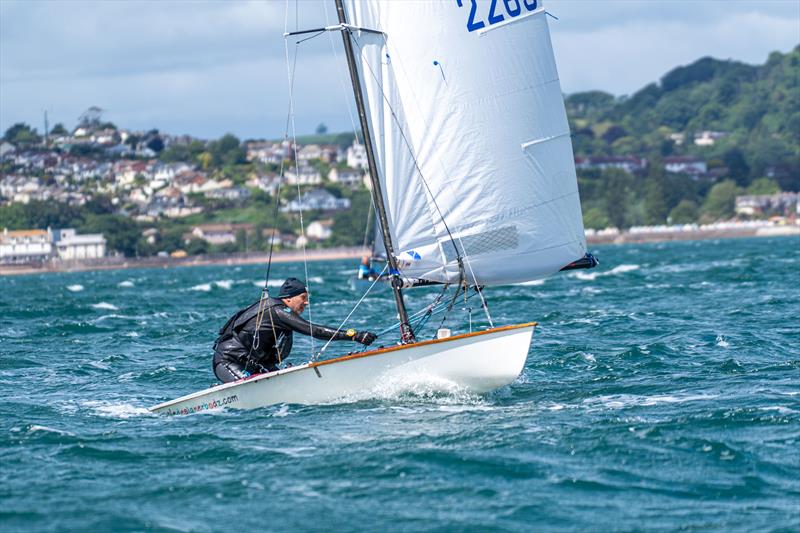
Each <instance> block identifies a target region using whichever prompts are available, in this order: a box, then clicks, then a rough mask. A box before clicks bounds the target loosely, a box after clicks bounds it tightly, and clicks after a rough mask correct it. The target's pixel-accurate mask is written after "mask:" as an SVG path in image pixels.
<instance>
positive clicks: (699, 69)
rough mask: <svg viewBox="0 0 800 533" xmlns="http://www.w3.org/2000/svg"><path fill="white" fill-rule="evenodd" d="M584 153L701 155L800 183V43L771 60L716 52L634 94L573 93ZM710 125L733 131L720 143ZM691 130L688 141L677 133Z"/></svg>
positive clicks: (745, 180)
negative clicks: (700, 137) (698, 139)
mask: <svg viewBox="0 0 800 533" xmlns="http://www.w3.org/2000/svg"><path fill="white" fill-rule="evenodd" d="M566 104H567V113H568V115H569V117H570V122H571V126H572V132H573V139H574V146H575V153H576V155H637V156H642V157H649V158H653V157H663V156H669V155H696V156H700V157H702V158H703V159H705V160H706V161H709V163H710V166H713V164H714V163H715V160H718V161H717V162H719V163H720V166H721V165H722V164H725V165H726V166H728V167H731V166H732V164H733V165H734V166H737V167H739V168H730V170H731V172H732V173H733V174H734V175H733V176H731V177H732V178H734V179H735V181H736V182H737V184H738V185H740V186H747V185H749V184H750V183H751V182H752V181H753V180H755V179H757V178H761V177H764V176H765V175H767V174H769V175H770V176H771V177H774V178H775V180H776V181H777V182H778V184H779V185H780V186H781V188H782V189H784V190H798V189H800V46H798V47H796V48H795V49H794V50H792V51H790V52H788V53H785V54H783V53H780V52H773V53H772V54H770V56H769V58H768V59H767V61H766V63H765V64H763V65H755V66H754V65H747V64H744V63H740V62H738V61H721V60H718V59H713V58H710V57H706V58H702V59H699V60H697V61H695V62H694V63H692V64H690V65H687V66H682V67H678V68H675V69H673V70H672V71H670V72H668V73H667V74H665V75H664V76H663V77H662V78H661V80H660V82H659V83H653V84H650V85H648V86H646V87H644V88H642V89H641V90H639V91H637V92H636V93H635V94H633V95H631V96H629V97H619V98H617V97H614V96H613V95H610V94H608V93H604V92H601V91H592V92H584V93H577V94H572V95H569V96H567V97H566ZM702 131H712V132H722V133H724V134H726V136H724V137H723V138H720V139H719V140H718V141H717V142H716V143H715V144H714V145H713V146H697V145H695V144H694V143H693V142H692V139H693V138H694V136H695V134H697V133H699V132H702ZM676 133H677V134H684V138H685V142H683V143H682V144H678V143H676V142H674V141H672V140H670V134H676Z"/></svg>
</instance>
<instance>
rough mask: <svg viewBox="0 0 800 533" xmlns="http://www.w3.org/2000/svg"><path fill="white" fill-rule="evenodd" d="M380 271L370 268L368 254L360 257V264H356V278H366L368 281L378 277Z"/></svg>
mask: <svg viewBox="0 0 800 533" xmlns="http://www.w3.org/2000/svg"><path fill="white" fill-rule="evenodd" d="M380 275H381V273H380V272H377V271H375V269H374V268H372V261H371V260H370V258H369V256H368V255H365V256H364V257H362V258H361V264H360V265H358V279H368V280H370V281H372V280H374V279H377V278H379V277H380Z"/></svg>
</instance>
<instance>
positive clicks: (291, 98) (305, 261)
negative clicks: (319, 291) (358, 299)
mask: <svg viewBox="0 0 800 533" xmlns="http://www.w3.org/2000/svg"><path fill="white" fill-rule="evenodd" d="M288 8H289V0H286V9H287V10H288ZM286 20H287V21H288V15H287V16H286ZM297 24H298V21H297V5H296V4H295V25H297ZM299 45H300V43H299V42H298V43H295V49H294V62H293V64H292V66H289V42H288V41H287V40H286V39H284V40H283V48H284V53H285V56H286V74H287V76H288V80H289V117H290V122H291V126H292V149H293V150H294V166H295V176H298V177H299V176H300V163H298V161H297V126H296V123H295V119H294V73H295V72H296V69H297V55H298V51H299V49H300V46H299ZM296 185H297V198H298V200H299V199H300V198H301V193H300V183H299V181H298V182H297V183H296ZM300 205H301V208H300V236H301V237H302V243H303V245H302V246H303V271H304V273H305V278H306V287H307V288H308V291H307V292H308V299H309V305H308V321H309V323H310V324H311V326H310V327H311V329H310V336H311V352H312V353H313V352H314V321H313V318H312V312H311V307H312V306H311V288H310V284H311V280H310V279H309V277H308V256H307V252H306V242H305V241H306V240H307V238H306V229H305V222H304V220H303V209H302V201H301V202H300Z"/></svg>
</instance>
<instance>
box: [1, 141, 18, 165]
mask: <svg viewBox="0 0 800 533" xmlns="http://www.w3.org/2000/svg"><path fill="white" fill-rule="evenodd" d="M16 151H17V149H16V148H15V147H14V145H13V144H11V143H10V142H6V141H2V142H0V160H3V159H5V158H6V156H9V157H11V156H13V155H14V152H16Z"/></svg>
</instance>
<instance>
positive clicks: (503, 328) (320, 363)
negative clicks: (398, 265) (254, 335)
mask: <svg viewBox="0 0 800 533" xmlns="http://www.w3.org/2000/svg"><path fill="white" fill-rule="evenodd" d="M537 325H538V322H526V323H525V324H514V325H513V326H501V327H499V328H492V329H485V330H483V331H473V332H472V333H462V334H460V335H453V336H452V337H447V338H444V339H432V340H429V341H420V342H415V343H413V344H400V345H398V346H389V347H388V348H379V349H377V350H371V351H369V352H361V353H356V354H352V355H345V356H343V357H337V358H335V359H327V360H325V361H316V362H313V363H309V364H308V368H314V367H316V366H324V365H330V364H332V363H339V362H341V361H348V360H350V359H360V358H362V357H371V356H373V355H380V354H382V353H387V352H395V351H397V350H405V349H406V348H416V347H417V346H426V345H428V344H440V343H443V342H450V341H454V340H458V339H466V338H468V337H479V336H481V335H486V334H488V333H497V332H499V331H509V330H512V329H520V328H527V327H531V326H533V327H536V326H537Z"/></svg>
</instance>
